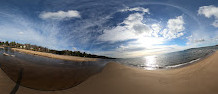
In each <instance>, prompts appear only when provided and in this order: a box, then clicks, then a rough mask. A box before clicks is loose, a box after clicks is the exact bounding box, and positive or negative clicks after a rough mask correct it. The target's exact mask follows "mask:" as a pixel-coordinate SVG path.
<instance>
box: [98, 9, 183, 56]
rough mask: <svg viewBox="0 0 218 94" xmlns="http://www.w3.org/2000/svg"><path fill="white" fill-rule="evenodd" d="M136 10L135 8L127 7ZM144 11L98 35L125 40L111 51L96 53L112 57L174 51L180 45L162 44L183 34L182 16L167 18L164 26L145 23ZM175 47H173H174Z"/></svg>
mask: <svg viewBox="0 0 218 94" xmlns="http://www.w3.org/2000/svg"><path fill="white" fill-rule="evenodd" d="M130 10H134V11H135V10H136V9H134V8H133V9H128V10H127V11H130ZM144 15H145V13H133V14H130V15H129V16H128V17H127V18H126V19H125V20H124V21H123V22H122V23H120V24H118V26H116V27H113V28H111V29H106V30H104V31H103V34H102V35H100V36H99V37H98V40H99V41H103V42H111V43H115V42H118V41H127V40H131V41H128V42H126V44H125V45H122V44H121V45H120V46H119V47H118V48H116V49H114V50H113V51H103V52H99V53H98V54H102V55H107V56H112V57H138V56H144V55H151V54H158V53H164V52H169V49H171V51H176V50H178V49H180V48H181V47H179V46H175V45H164V43H165V42H166V41H169V40H171V39H174V38H178V37H181V36H183V31H184V29H185V27H184V24H185V23H184V20H183V17H182V16H178V17H176V18H174V19H169V20H168V22H167V25H166V28H163V27H162V26H161V25H160V23H151V24H146V22H145V19H144ZM174 48H175V49H174Z"/></svg>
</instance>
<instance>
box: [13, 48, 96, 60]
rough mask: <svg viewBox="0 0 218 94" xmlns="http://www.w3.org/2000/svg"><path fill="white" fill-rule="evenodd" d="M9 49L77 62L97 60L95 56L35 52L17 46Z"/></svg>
mask: <svg viewBox="0 0 218 94" xmlns="http://www.w3.org/2000/svg"><path fill="white" fill-rule="evenodd" d="M11 50H14V51H17V52H21V53H26V54H30V55H38V56H43V57H48V58H54V59H61V60H68V61H77V62H83V61H97V60H98V59H97V58H87V57H77V56H67V55H56V54H52V53H45V52H37V51H31V50H25V49H18V48H11Z"/></svg>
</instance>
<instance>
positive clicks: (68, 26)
mask: <svg viewBox="0 0 218 94" xmlns="http://www.w3.org/2000/svg"><path fill="white" fill-rule="evenodd" d="M0 41H16V42H19V43H30V44H36V45H40V46H45V47H48V48H51V49H58V50H63V49H68V50H73V51H74V50H80V51H85V52H88V53H93V54H98V55H106V56H111V57H119V58H131V57H141V56H146V55H153V54H162V53H168V52H173V51H179V50H184V49H188V48H193V47H202V46H210V45H216V44H218V1H217V0H134V2H133V0H0Z"/></svg>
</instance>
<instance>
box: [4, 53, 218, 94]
mask: <svg viewBox="0 0 218 94" xmlns="http://www.w3.org/2000/svg"><path fill="white" fill-rule="evenodd" d="M217 57H218V51H216V52H214V53H213V54H212V55H210V56H208V57H206V58H204V59H202V60H199V61H198V62H197V63H193V64H191V65H188V66H185V67H181V68H176V69H167V70H143V69H139V68H133V67H129V66H125V65H121V64H118V63H114V62H111V63H108V64H107V65H106V66H105V68H104V69H103V70H102V72H100V73H98V74H96V75H93V76H91V77H90V78H89V79H87V80H86V81H84V82H83V83H81V84H79V85H78V86H76V87H73V88H70V89H66V90H60V91H39V90H34V89H30V88H26V87H22V86H20V87H19V89H18V91H17V93H16V94H51V93H52V94H53V93H54V94H72V93H73V94H201V93H203V94H217V93H218V90H217V88H218V84H217V83H218V75H217V73H218V69H217V67H218V63H217V62H218V58H217ZM4 78H5V79H3V78H2V79H1V78H0V81H1V82H2V85H1V86H0V87H4V85H6V86H8V84H9V85H10V86H14V85H15V84H16V83H14V84H13V83H7V80H8V79H6V78H7V77H5V75H4ZM11 84H12V85H11ZM7 90H11V89H7ZM0 91H4V90H3V89H1V88H0Z"/></svg>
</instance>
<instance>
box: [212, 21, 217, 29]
mask: <svg viewBox="0 0 218 94" xmlns="http://www.w3.org/2000/svg"><path fill="white" fill-rule="evenodd" d="M212 25H213V26H214V27H217V28H218V19H217V20H215V21H214V22H213V23H212Z"/></svg>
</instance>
